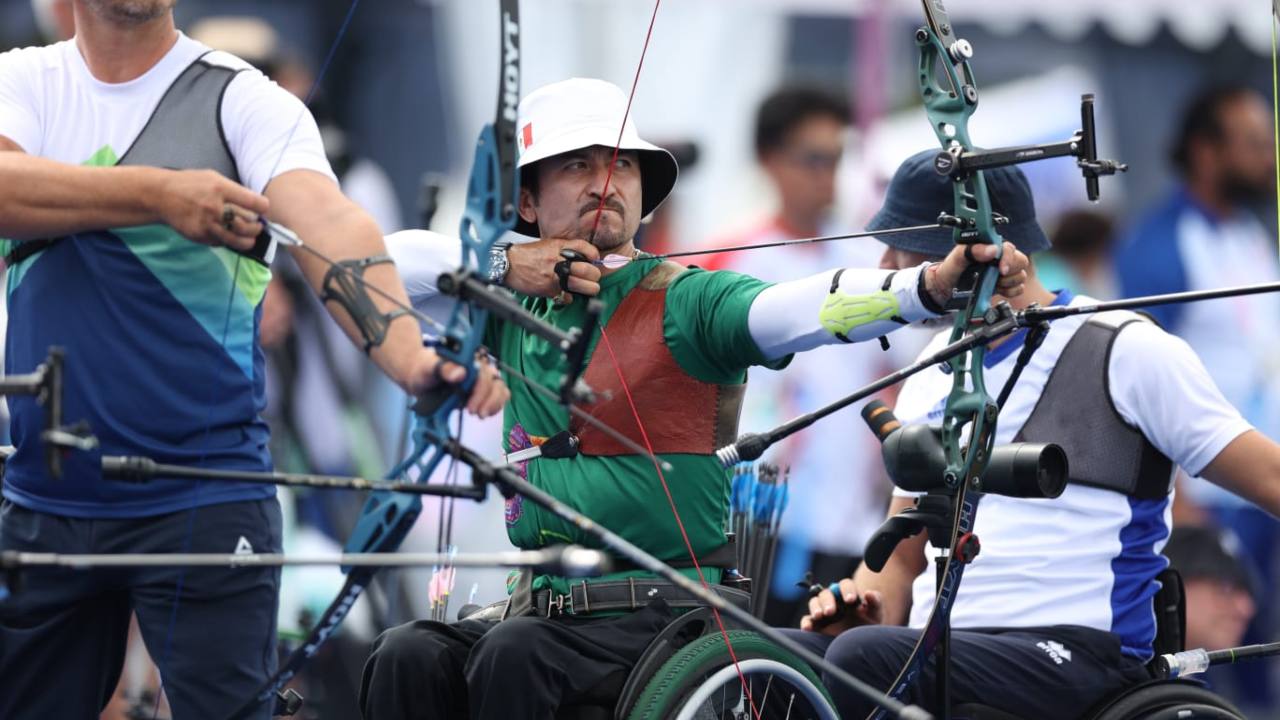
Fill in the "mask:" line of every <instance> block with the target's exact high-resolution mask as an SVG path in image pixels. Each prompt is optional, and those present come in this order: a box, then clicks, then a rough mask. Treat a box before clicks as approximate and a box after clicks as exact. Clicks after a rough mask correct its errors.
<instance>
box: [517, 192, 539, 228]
mask: <svg viewBox="0 0 1280 720" xmlns="http://www.w3.org/2000/svg"><path fill="white" fill-rule="evenodd" d="M537 206H538V203H537V200H536V199H535V198H534V197H533V192H532V191H531V190H529V188H526V187H522V188H520V203H519V208H518V210H519V212H520V219H521V220H524V221H525V222H527V223H531V224H533V225H537V224H538V207H537Z"/></svg>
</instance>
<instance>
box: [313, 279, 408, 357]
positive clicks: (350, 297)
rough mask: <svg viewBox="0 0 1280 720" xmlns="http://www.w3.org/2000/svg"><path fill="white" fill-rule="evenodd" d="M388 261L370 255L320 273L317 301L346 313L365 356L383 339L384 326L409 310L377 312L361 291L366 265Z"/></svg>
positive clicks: (370, 299)
mask: <svg viewBox="0 0 1280 720" xmlns="http://www.w3.org/2000/svg"><path fill="white" fill-rule="evenodd" d="M389 262H393V260H392V259H391V258H390V257H388V256H386V255H374V256H373V257H367V258H360V259H359V260H339V261H338V262H336V263H334V264H333V265H332V266H331V267H330V268H329V272H327V273H325V274H324V285H323V292H322V293H321V295H320V299H321V300H322V301H324V302H325V303H329V302H336V303H338V304H339V305H341V306H342V309H344V310H346V311H347V314H348V315H350V316H351V320H352V321H353V322H355V324H356V327H357V328H359V329H360V336H361V337H363V338H364V352H365V354H366V355H367V354H368V353H369V351H370V350H372V349H373V348H375V347H378V346H379V345H381V344H382V341H383V340H385V339H386V338H387V327H388V326H390V325H391V321H393V320H395V319H396V318H398V317H400V316H401V315H408V314H409V311H408V310H405V309H403V308H397V309H395V310H392V311H391V312H388V313H382V312H378V308H377V306H376V305H374V304H373V298H370V297H369V292H368V290H367V289H366V288H365V279H364V271H365V269H367V268H368V267H369V266H370V265H381V264H382V263H389Z"/></svg>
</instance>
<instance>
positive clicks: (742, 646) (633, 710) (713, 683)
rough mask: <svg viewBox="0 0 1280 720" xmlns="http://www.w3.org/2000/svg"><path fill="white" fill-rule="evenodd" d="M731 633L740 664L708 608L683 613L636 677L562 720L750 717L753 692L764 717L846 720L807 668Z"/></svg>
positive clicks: (613, 680)
mask: <svg viewBox="0 0 1280 720" xmlns="http://www.w3.org/2000/svg"><path fill="white" fill-rule="evenodd" d="M726 634H728V636H729V643H730V644H731V645H732V647H733V655H734V656H736V658H737V660H738V662H737V665H736V666H735V664H734V662H733V658H732V657H731V656H730V654H729V648H728V647H727V646H726V645H725V639H724V635H722V634H721V633H720V627H719V625H718V624H717V623H716V621H715V618H714V616H713V614H712V612H711V610H710V609H709V608H697V609H694V610H691V611H689V612H687V613H685V614H684V615H681V616H680V617H679V618H677V619H675V620H674V621H672V623H671V624H670V625H668V626H667V627H666V629H664V630H663V631H662V632H661V633H660V634H659V635H658V636H657V637H656V638H654V640H653V641H652V642H651V643H650V644H649V647H648V648H646V650H645V652H644V654H643V655H642V656H641V658H640V661H639V662H637V663H636V665H635V667H634V668H633V669H632V670H631V672H630V673H617V674H615V675H614V676H612V677H609V678H606V679H605V681H604V682H602V683H600V684H599V685H598V686H596V687H595V688H593V689H592V691H591V692H590V693H589V695H588V696H587V697H585V698H582V699H581V700H580V701H579V702H578V703H577V704H575V705H571V706H565V707H562V708H561V709H560V712H559V713H557V715H556V717H557V720H660V719H666V718H675V719H676V720H713V719H715V720H737V719H739V718H743V719H745V718H751V717H752V713H751V708H750V706H749V703H748V700H747V692H750V693H751V698H752V699H754V701H755V703H756V707H757V708H758V709H759V710H760V713H761V716H762V717H767V718H797V719H799V718H813V719H816V720H838V719H839V717H840V716H839V715H838V714H837V713H836V711H835V708H834V706H833V705H832V704H831V698H830V696H829V695H828V694H827V690H826V688H825V687H823V685H822V681H821V680H819V679H818V676H817V674H816V673H815V672H814V671H813V668H811V667H810V666H809V664H808V663H806V662H805V661H803V660H801V659H800V658H799V657H796V656H795V655H793V654H792V653H791V652H789V651H787V650H785V649H783V648H781V647H779V646H777V645H775V644H773V643H771V642H770V641H768V640H767V639H765V638H764V637H762V636H760V635H759V634H757V633H755V632H752V631H750V630H742V629H735V628H733V627H732V626H730V625H728V624H726ZM739 671H741V673H742V677H739V675H738V673H739ZM744 681H745V682H744ZM744 685H745V688H744Z"/></svg>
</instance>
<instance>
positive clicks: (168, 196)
mask: <svg viewBox="0 0 1280 720" xmlns="http://www.w3.org/2000/svg"><path fill="white" fill-rule="evenodd" d="M173 4H174V3H173V0H78V1H77V2H76V3H75V5H74V10H75V24H76V28H77V35H76V37H75V38H73V39H72V40H69V41H65V42H61V43H57V44H55V45H51V46H48V47H43V48H26V49H22V50H14V51H12V52H8V53H4V54H0V187H3V188H4V191H3V193H0V237H4V238H12V239H11V240H4V241H2V242H0V252H2V253H3V254H4V255H5V263H6V266H7V267H8V288H7V290H8V306H9V316H10V322H9V326H8V331H7V336H6V347H5V372H6V373H10V374H12V373H26V372H31V371H32V370H34V369H35V367H36V366H37V365H38V364H39V363H40V362H41V361H42V360H43V359H44V358H45V356H46V353H47V352H48V348H49V347H50V346H55V345H57V346H62V347H63V348H65V351H66V364H65V368H66V373H65V392H64V404H63V405H64V406H63V410H64V412H65V413H66V417H67V418H68V419H69V421H71V422H75V421H80V420H84V421H86V422H87V423H88V425H89V428H90V430H91V432H93V434H94V435H95V436H96V437H97V438H98V440H99V442H100V445H101V450H102V453H103V454H109V455H145V456H149V457H152V458H155V459H156V460H158V461H160V462H165V463H176V464H184V465H189V466H195V467H205V468H217V469H236V470H268V469H270V467H271V459H270V456H269V453H268V452H267V449H266V448H267V436H268V429H267V427H266V425H265V423H263V422H262V421H261V419H260V418H259V412H260V411H261V409H262V407H263V405H264V402H265V397H264V395H265V392H264V382H263V375H264V373H263V355H262V350H261V347H260V346H259V344H258V339H257V329H258V323H259V320H260V317H261V300H262V295H263V292H264V291H265V288H266V285H267V282H268V281H269V279H270V271H269V269H268V262H269V255H270V248H269V247H267V245H268V244H267V243H265V242H257V241H256V238H257V236H258V235H259V233H260V231H261V227H262V226H261V223H260V221H259V219H258V216H259V215H267V216H269V217H271V218H272V219H274V220H276V221H278V222H280V223H282V224H284V225H286V226H288V227H290V228H292V229H293V230H294V231H296V232H297V234H298V235H299V236H300V237H301V238H303V239H304V240H305V242H306V243H307V244H308V245H310V246H311V247H314V248H315V249H317V250H319V251H320V252H321V253H323V254H325V255H327V256H330V257H333V258H336V259H338V260H351V261H357V260H363V261H366V262H367V261H372V262H371V263H369V264H368V266H367V268H366V270H365V271H364V278H365V280H366V282H367V283H369V284H371V285H375V286H378V287H379V288H381V289H382V290H383V291H384V292H386V293H389V294H390V295H392V296H393V297H397V298H399V299H400V300H402V301H407V298H406V296H405V293H404V289H403V286H402V284H401V282H400V280H399V278H398V276H397V274H396V272H395V269H394V266H393V265H392V264H391V263H390V262H389V259H387V258H385V253H386V250H385V246H384V244H383V241H382V238H381V233H380V232H379V230H378V227H377V225H376V224H374V222H373V221H372V220H371V219H370V218H369V217H368V215H367V214H366V213H365V212H364V211H363V210H361V209H360V208H359V207H357V206H355V205H354V204H353V203H351V202H350V201H348V200H347V199H346V198H344V197H343V195H342V194H341V192H340V191H339V189H338V186H337V183H336V182H335V181H334V178H333V173H332V171H331V170H330V168H329V164H328V162H327V161H326V160H325V156H324V151H323V148H322V147H321V144H320V137H319V134H318V132H317V130H316V125H315V122H314V120H313V119H312V117H311V115H310V114H309V113H308V112H307V110H306V108H305V107H304V106H303V105H302V104H301V103H300V102H299V101H298V100H297V99H296V98H294V97H293V96H291V95H289V94H288V93H286V92H285V91H283V90H282V89H280V88H279V87H277V86H276V85H275V84H274V83H272V82H270V81H269V80H267V79H266V78H265V77H264V76H263V75H262V74H261V73H259V72H257V71H255V70H252V69H251V68H250V67H249V66H248V65H247V64H246V63H244V62H242V61H240V60H239V59H237V58H235V57H233V56H231V55H228V54H225V53H218V52H212V51H210V50H209V48H207V47H205V46H203V45H201V44H199V43H197V42H195V41H193V40H191V39H189V38H187V37H185V36H184V35H182V34H181V33H179V32H178V31H177V30H176V29H175V27H174V22H173V10H172V8H173ZM379 256H382V258H381V260H380V259H379ZM296 260H297V262H298V265H299V266H300V267H301V269H302V272H303V274H304V275H305V276H306V278H307V280H308V282H309V284H310V285H311V286H312V287H313V288H316V289H317V291H320V290H322V289H324V290H326V293H327V296H328V298H329V299H330V300H331V301H330V302H327V303H326V307H328V308H329V309H330V312H331V313H332V314H333V316H334V318H335V319H336V320H337V321H338V322H339V323H340V324H341V325H342V326H343V327H344V329H345V330H346V331H347V334H348V335H349V336H350V337H351V338H352V340H353V341H354V342H357V343H358V344H360V345H361V347H363V348H365V350H366V352H367V353H368V354H369V355H370V357H371V359H372V360H373V361H374V362H375V363H377V364H378V366H379V367H380V368H381V369H382V370H383V371H384V372H386V373H387V375H389V376H390V377H391V378H392V379H394V380H395V381H396V382H397V383H398V384H399V385H400V386H401V387H403V388H404V389H405V390H406V391H407V392H410V393H420V392H422V391H424V390H426V389H428V388H429V387H431V386H433V385H435V384H436V383H437V382H439V380H438V379H437V377H441V378H443V379H444V380H445V381H457V380H458V379H459V378H460V376H461V371H462V368H459V367H456V366H450V365H442V364H441V363H440V361H439V358H438V357H437V356H436V355H435V353H434V352H433V351H432V350H430V349H427V348H424V347H423V344H422V340H421V336H420V334H419V332H418V330H417V328H416V323H414V322H413V321H411V320H409V319H404V320H400V315H399V314H397V313H394V312H392V305H391V304H390V303H389V302H388V301H385V300H383V299H381V298H378V297H373V296H372V295H371V294H370V293H368V292H367V291H366V290H365V289H364V287H363V285H362V284H360V285H359V286H358V287H357V288H356V289H355V290H344V289H342V288H332V290H333V291H334V292H329V291H330V288H327V287H326V286H327V285H330V283H326V280H325V278H326V273H327V271H329V269H330V268H329V266H328V265H326V264H325V263H323V262H320V261H318V260H317V259H316V258H314V257H311V256H309V255H306V254H298V255H297V256H296ZM437 372H439V375H438V376H437ZM506 397H507V392H506V388H505V386H504V385H503V384H502V383H501V382H500V381H498V380H497V379H496V375H495V374H494V373H493V372H492V371H486V372H483V373H482V378H481V381H480V382H479V383H478V384H477V385H476V388H475V390H474V391H473V393H472V395H471V398H470V402H469V409H470V410H471V411H472V412H474V413H476V414H479V415H490V414H493V413H494V412H496V411H497V410H498V409H500V408H501V406H502V404H503V402H504V401H505V400H506ZM11 409H12V413H13V425H12V436H13V441H14V444H15V446H16V447H17V451H16V453H15V454H14V456H13V457H12V458H11V459H10V461H9V463H8V465H7V468H6V470H5V477H4V488H3V495H4V502H3V506H0V550H22V551H36V552H39V551H48V552H64V553H67V552H70V553H101V552H137V553H157V552H217V553H233V552H276V551H278V550H279V545H280V507H279V504H278V503H277V501H276V500H275V491H274V488H273V487H271V486H262V485H250V484H241V483H217V482H205V483H192V482H185V481H180V480H174V479H159V480H156V481H153V482H149V483H144V484H136V485H134V484H124V483H120V482H117V481H115V480H112V479H109V478H104V477H103V476H102V473H101V470H100V467H99V466H98V465H97V462H98V461H97V455H96V454H90V453H69V454H67V455H66V457H65V463H64V469H63V473H62V476H61V477H60V478H54V477H51V476H50V474H49V473H48V471H47V469H46V467H45V464H44V461H43V457H44V449H45V448H44V443H43V441H42V439H41V437H40V431H41V429H42V427H43V423H44V409H43V408H41V407H40V406H39V405H38V404H37V403H36V401H35V400H34V398H30V397H15V398H12V402H11ZM278 578H279V573H278V571H272V570H265V569H247V568H222V569H216V568H211V569H203V570H199V571H197V570H183V569H180V568H156V569H146V570H143V569H137V570H119V571H112V572H107V571H94V572H79V573H77V572H52V571H50V572H32V573H29V576H28V577H26V578H25V580H26V582H25V583H24V584H23V586H22V588H21V589H20V591H15V592H12V593H11V594H10V596H9V597H7V598H5V599H3V600H0V677H3V678H4V691H3V692H0V717H4V718H7V719H10V718H55V717H56V718H70V717H79V718H83V717H96V716H97V714H98V712H99V711H100V709H101V707H102V705H103V704H104V703H105V701H106V700H107V698H108V697H109V696H110V693H111V691H112V690H113V688H114V687H115V681H116V678H117V677H118V676H119V673H120V668H121V662H122V659H123V658H122V655H123V649H124V642H125V637H126V631H127V629H128V624H129V615H130V611H131V610H132V611H134V612H136V614H137V618H138V622H139V625H140V628H141V631H142V636H143V638H144V639H145V640H146V643H147V646H148V649H149V650H150V652H151V655H152V657H154V658H155V660H156V661H157V663H158V665H159V668H160V671H161V674H162V677H163V681H164V687H165V690H166V692H167V695H168V698H169V704H170V706H171V708H172V710H173V713H174V715H175V716H177V717H217V716H220V715H224V714H226V713H229V712H231V711H232V710H233V709H235V708H236V707H238V706H240V705H241V704H242V703H243V702H245V701H246V700H247V699H249V697H251V694H252V692H253V691H254V690H255V689H256V687H257V686H258V684H259V683H261V682H262V681H263V680H265V679H266V677H267V676H268V675H269V674H270V673H271V672H273V671H274V667H275V617H276V611H275V605H276V599H277V590H278V583H279V580H278ZM270 710H271V708H270V707H269V706H266V705H264V706H263V707H262V708H261V709H260V711H259V713H258V716H260V717H266V716H268V715H269V714H270Z"/></svg>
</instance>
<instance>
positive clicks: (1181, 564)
mask: <svg viewBox="0 0 1280 720" xmlns="http://www.w3.org/2000/svg"><path fill="white" fill-rule="evenodd" d="M1164 554H1165V556H1166V557H1168V558H1169V564H1170V565H1171V566H1173V568H1174V569H1175V570H1177V571H1178V572H1179V573H1180V574H1181V575H1182V584H1183V586H1184V589H1185V594H1186V607H1187V634H1186V638H1185V645H1186V647H1187V649H1188V650H1190V649H1194V648H1205V649H1208V650H1221V649H1223V648H1229V647H1236V646H1238V645H1240V644H1241V643H1242V641H1243V640H1244V634H1245V628H1246V627H1247V626H1248V625H1249V621H1250V620H1252V619H1253V616H1254V613H1255V611H1256V610H1257V606H1256V605H1255V600H1254V592H1256V588H1257V578H1256V577H1255V576H1254V574H1253V573H1252V571H1251V570H1250V568H1249V563H1248V560H1246V559H1245V557H1244V555H1243V550H1242V548H1241V547H1240V539H1239V538H1238V537H1237V536H1236V535H1235V533H1233V532H1231V531H1230V530H1218V529H1216V528H1209V527H1180V528H1176V529H1175V530H1174V531H1173V534H1172V535H1170V536H1169V543H1168V544H1167V545H1165V548H1164ZM1222 669H1223V668H1214V669H1211V670H1210V671H1209V672H1208V673H1206V679H1207V680H1208V681H1209V683H1210V684H1211V685H1212V686H1213V688H1214V690H1216V691H1218V692H1221V693H1223V694H1224V695H1227V696H1228V697H1229V698H1230V697H1231V696H1232V695H1233V694H1235V693H1233V692H1232V688H1231V687H1230V686H1231V682H1230V677H1228V676H1227V674H1225V673H1222V672H1220V671H1221V670H1222Z"/></svg>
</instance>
